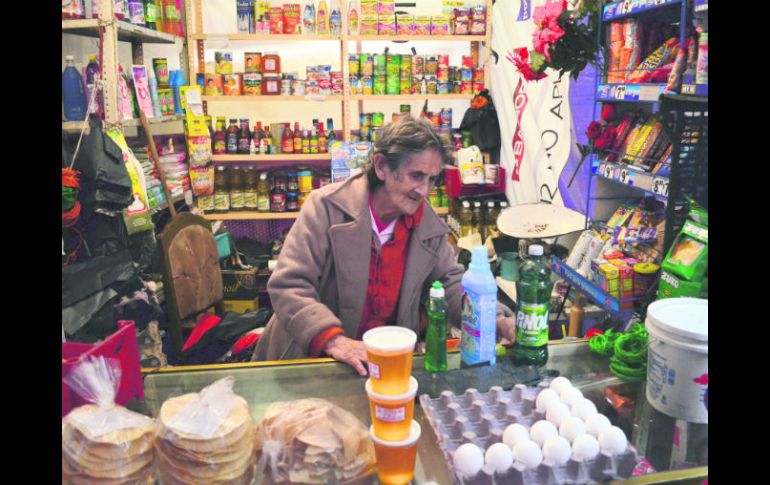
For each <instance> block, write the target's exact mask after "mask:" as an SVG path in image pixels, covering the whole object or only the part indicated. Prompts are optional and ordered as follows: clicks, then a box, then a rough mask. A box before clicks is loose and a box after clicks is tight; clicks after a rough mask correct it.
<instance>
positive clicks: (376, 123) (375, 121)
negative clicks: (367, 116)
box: [372, 113, 385, 128]
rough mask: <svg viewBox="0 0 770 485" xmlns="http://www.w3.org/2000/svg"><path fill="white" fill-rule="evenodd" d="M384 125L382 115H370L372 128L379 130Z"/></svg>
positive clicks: (383, 116)
mask: <svg viewBox="0 0 770 485" xmlns="http://www.w3.org/2000/svg"><path fill="white" fill-rule="evenodd" d="M384 124H385V115H384V114H383V113H372V128H379V127H381V126H382V125H384Z"/></svg>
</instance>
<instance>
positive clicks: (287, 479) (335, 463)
mask: <svg viewBox="0 0 770 485" xmlns="http://www.w3.org/2000/svg"><path fill="white" fill-rule="evenodd" d="M256 449H257V460H258V461H257V476H258V477H259V479H258V481H257V483H258V484H276V483H349V482H353V481H355V480H358V479H361V478H363V477H366V476H367V475H369V474H371V473H372V472H373V470H374V464H375V456H374V444H373V443H372V439H371V437H370V436H369V431H368V430H367V429H366V427H365V426H364V425H363V424H362V423H361V422H360V421H359V420H358V419H357V418H356V417H355V416H353V415H352V414H351V413H349V412H347V411H345V410H344V409H342V408H340V407H338V406H336V405H334V404H332V403H330V402H329V401H326V400H323V399H301V400H297V401H289V402H277V403H273V404H271V405H270V406H268V408H267V409H266V410H265V414H264V416H263V417H262V419H261V420H260V421H259V423H257V427H256Z"/></svg>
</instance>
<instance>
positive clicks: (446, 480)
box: [131, 339, 708, 485]
mask: <svg viewBox="0 0 770 485" xmlns="http://www.w3.org/2000/svg"><path fill="white" fill-rule="evenodd" d="M449 369H450V370H449V371H448V372H445V373H440V374H429V373H426V372H425V371H424V370H423V357H422V356H421V355H415V358H414V365H413V372H412V374H413V375H414V376H415V377H416V378H417V379H418V381H419V383H420V389H419V390H418V396H419V395H422V394H424V393H428V394H429V395H431V396H432V397H435V396H437V395H438V394H440V392H441V391H442V390H447V389H448V390H451V391H453V392H455V393H462V392H464V391H465V390H466V389H468V388H475V389H477V390H478V391H480V392H487V391H488V390H489V388H490V387H492V386H495V385H496V386H501V387H503V389H510V388H512V387H513V386H514V385H515V384H519V383H524V384H527V385H536V384H537V382H539V381H540V380H541V379H542V378H544V377H548V376H555V375H562V376H565V377H567V378H569V379H570V380H571V381H572V383H573V385H574V386H575V387H577V388H579V389H580V390H581V391H582V392H583V394H584V395H585V397H586V398H588V399H591V400H592V401H593V402H594V404H596V406H597V409H598V410H599V412H601V413H603V414H605V415H607V416H608V417H609V418H610V421H612V422H613V424H615V425H617V426H619V427H620V428H621V429H623V430H624V431H625V432H626V434H627V436H629V437H630V440H631V443H632V444H634V445H635V446H636V448H637V450H638V451H639V454H640V455H643V456H646V457H647V458H648V459H650V462H651V463H652V464H653V466H654V468H655V469H656V470H658V471H657V472H655V473H651V474H648V475H641V476H637V477H633V478H632V479H630V480H628V481H626V482H624V483H632V484H652V483H667V484H688V485H689V484H693V485H695V484H697V485H700V484H701V483H702V482H703V480H704V479H705V478H706V476H707V474H708V467H707V466H699V467H694V468H687V469H680V470H670V467H671V463H672V456H674V454H673V452H672V433H671V432H668V431H670V429H672V424H671V423H670V422H669V421H667V417H666V416H663V415H661V414H660V413H657V412H656V411H654V410H653V409H651V408H650V406H649V405H648V404H647V401H646V399H645V397H644V387H643V385H644V384H643V383H624V382H623V381H621V380H620V379H618V378H617V377H615V376H614V375H612V374H611V373H610V372H609V369H608V363H607V360H606V359H605V358H603V357H601V356H598V355H596V354H594V353H592V352H590V350H589V348H588V342H587V340H585V339H578V340H570V341H564V342H552V343H551V344H549V361H548V365H547V366H546V368H545V369H535V368H531V367H519V368H516V367H513V366H512V365H511V364H510V362H509V360H508V359H507V358H506V357H500V358H499V359H498V363H497V365H496V366H494V367H490V366H482V367H474V368H463V369H461V368H460V354H459V352H452V353H450V354H449ZM142 371H143V377H144V393H145V400H144V401H143V402H140V403H136V407H134V406H131V407H132V408H134V409H136V410H137V411H140V412H143V413H144V414H147V415H150V416H156V415H157V413H158V411H159V410H160V406H161V405H162V404H163V402H164V401H165V400H166V399H168V398H170V397H173V396H178V395H181V394H186V393H190V392H198V391H200V390H201V389H202V388H203V387H205V386H207V385H209V384H211V383H213V382H214V381H216V380H219V379H221V378H223V377H226V376H228V375H232V376H233V377H234V378H235V388H234V391H235V392H236V394H238V395H240V396H242V397H243V398H245V399H246V400H247V401H248V402H249V404H250V405H251V406H252V413H253V417H254V420H255V422H256V421H257V420H259V418H260V417H261V416H262V414H263V412H264V410H265V409H266V408H267V406H268V405H270V404H271V403H273V402H277V401H290V400H295V399H304V398H310V397H316V398H322V399H326V400H328V401H330V402H332V403H334V404H336V405H338V406H340V407H342V408H343V409H346V410H348V411H350V412H351V413H353V414H354V415H355V416H357V417H358V418H359V419H360V420H361V422H362V423H364V424H365V425H366V426H367V427H368V426H369V425H370V424H371V417H370V415H369V404H368V400H367V395H366V391H365V390H364V382H365V378H363V377H361V376H359V375H358V374H357V373H356V372H355V370H354V369H353V368H352V367H350V366H349V365H347V364H343V363H338V362H335V361H334V360H331V359H307V360H299V361H276V362H252V363H245V364H225V365H213V366H190V367H167V368H160V369H143V370H142ZM414 416H415V419H416V420H417V421H418V422H419V423H420V426H421V427H422V430H423V434H422V437H421V438H420V441H419V445H418V451H417V453H418V457H417V464H416V468H415V481H414V483H416V484H421V483H424V482H428V481H433V482H435V483H437V484H440V485H444V484H451V483H452V475H451V472H450V470H449V468H448V466H447V463H446V461H445V459H444V456H443V454H442V452H441V450H440V449H439V446H438V444H437V442H436V436H435V434H434V432H433V430H432V428H431V426H430V423H429V422H428V420H427V418H426V416H425V414H424V413H423V411H422V409H420V406H419V403H418V404H417V405H415V411H414ZM668 419H669V420H670V418H668ZM661 427H663V428H665V431H661ZM705 429H706V430H707V425H705ZM705 433H706V434H705V441H704V438H703V433H702V432H701V441H700V443H701V444H700V446H699V448H700V449H698V450H696V451H695V453H696V454H697V460H698V461H697V462H698V463H702V464H707V463H708V462H707V448H708V437H707V431H706V432H705ZM703 443H705V449H706V451H705V453H706V455H705V457H704V455H703V453H704V450H703V447H704V445H703ZM691 454H692V453H691ZM653 455H654V456H655V459H654V460H653V459H651V458H652V456H653ZM704 460H705V461H704ZM673 461H674V463H676V460H673Z"/></svg>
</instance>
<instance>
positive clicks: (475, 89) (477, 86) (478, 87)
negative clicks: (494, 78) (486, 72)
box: [473, 83, 484, 94]
mask: <svg viewBox="0 0 770 485" xmlns="http://www.w3.org/2000/svg"><path fill="white" fill-rule="evenodd" d="M483 90H484V83H473V94H479V93H480V92H481V91H483Z"/></svg>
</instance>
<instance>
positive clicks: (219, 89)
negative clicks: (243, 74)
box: [158, 74, 224, 96]
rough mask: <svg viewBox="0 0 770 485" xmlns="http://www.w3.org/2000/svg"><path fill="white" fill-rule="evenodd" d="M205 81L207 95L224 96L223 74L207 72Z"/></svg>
mask: <svg viewBox="0 0 770 485" xmlns="http://www.w3.org/2000/svg"><path fill="white" fill-rule="evenodd" d="M204 82H205V83H206V88H205V89H204V94H205V95H206V96H222V95H223V94H224V80H223V77H222V75H221V74H206V75H205V76H204ZM158 89H160V88H158Z"/></svg>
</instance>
